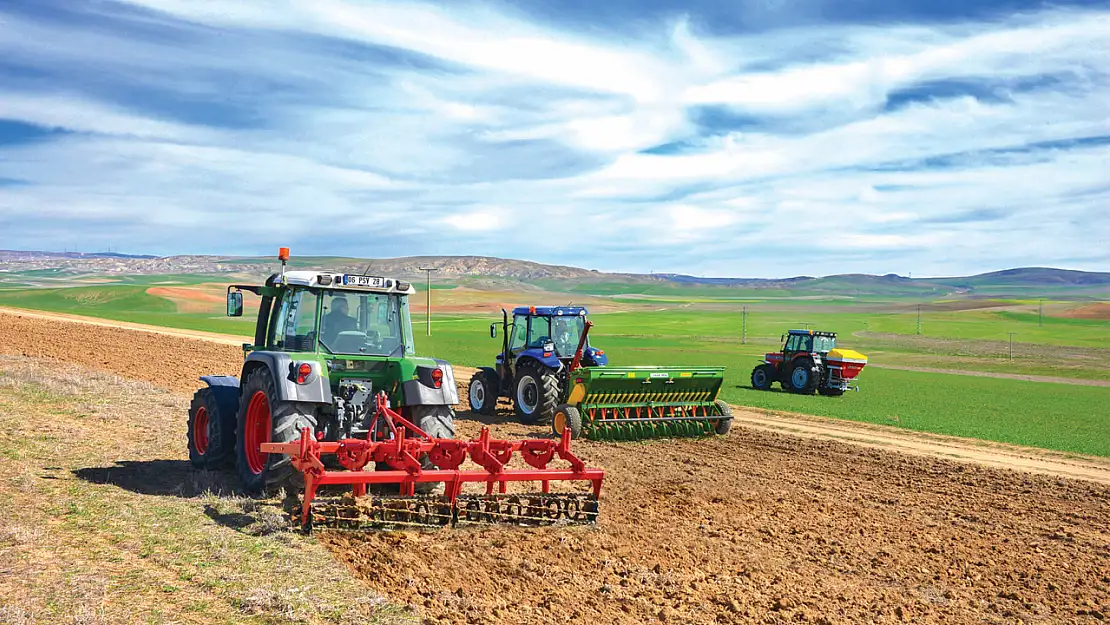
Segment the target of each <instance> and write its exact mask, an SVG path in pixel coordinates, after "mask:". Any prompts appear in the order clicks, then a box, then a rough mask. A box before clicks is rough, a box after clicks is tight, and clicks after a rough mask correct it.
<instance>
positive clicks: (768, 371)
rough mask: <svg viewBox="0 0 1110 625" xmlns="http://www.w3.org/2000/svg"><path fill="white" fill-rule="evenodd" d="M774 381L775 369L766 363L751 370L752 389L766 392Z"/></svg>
mask: <svg viewBox="0 0 1110 625" xmlns="http://www.w3.org/2000/svg"><path fill="white" fill-rule="evenodd" d="M774 381H775V368H774V367H772V366H771V365H769V364H767V363H763V364H761V365H759V366H758V367H756V368H755V369H752V388H754V389H756V390H760V391H766V390H768V389H770V388H771V384H772V383H773V382H774Z"/></svg>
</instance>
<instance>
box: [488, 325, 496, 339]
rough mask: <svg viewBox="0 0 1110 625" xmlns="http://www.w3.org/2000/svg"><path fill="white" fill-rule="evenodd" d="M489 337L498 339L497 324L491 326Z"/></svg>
mask: <svg viewBox="0 0 1110 625" xmlns="http://www.w3.org/2000/svg"><path fill="white" fill-rule="evenodd" d="M489 337H490V338H491V339H495V338H497V324H496V323H491V324H489Z"/></svg>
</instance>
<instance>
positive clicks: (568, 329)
mask: <svg viewBox="0 0 1110 625" xmlns="http://www.w3.org/2000/svg"><path fill="white" fill-rule="evenodd" d="M585 327H586V321H585V320H584V319H583V318H582V317H579V316H574V317H570V316H568V317H533V318H532V329H531V332H529V333H528V347H543V344H544V343H546V342H547V341H549V340H550V341H551V342H552V343H554V344H555V353H556V354H557V355H558V356H559V357H560V358H570V357H571V356H573V355H574V350H576V349H578V339H580V338H581V337H582V329H583V328H585Z"/></svg>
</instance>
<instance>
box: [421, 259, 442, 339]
mask: <svg viewBox="0 0 1110 625" xmlns="http://www.w3.org/2000/svg"><path fill="white" fill-rule="evenodd" d="M420 271H423V272H424V275H426V276H428V282H427V287H426V288H427V289H428V304H427V307H428V309H427V310H426V311H424V314H425V316H426V317H427V319H428V336H431V335H432V272H433V271H439V269H437V268H435V267H421V268H420Z"/></svg>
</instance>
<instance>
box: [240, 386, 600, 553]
mask: <svg viewBox="0 0 1110 625" xmlns="http://www.w3.org/2000/svg"><path fill="white" fill-rule="evenodd" d="M571 437H572V434H571V432H570V431H569V430H567V431H564V433H563V435H562V437H561V438H560V439H559V440H552V439H530V440H519V441H508V440H498V439H492V438H490V434H489V428H482V431H481V434H480V435H479V436H478V438H476V439H473V440H469V441H464V440H455V439H443V438H433V437H431V436H430V435H428V433H427V432H425V431H424V430H421V429H420V428H419V427H417V426H416V425H415V424H413V423H412V422H410V421H408V420H407V419H405V418H404V417H402V416H401V415H400V414H398V413H397V412H396V411H394V410H393V409H392V408H390V406H389V402H388V399H387V398H386V395H385V393H384V392H383V393H379V394H378V395H377V414H376V415H375V417H374V420H373V423H372V424H371V427H370V429H369V433H368V435H367V438H365V439H355V438H348V439H343V440H340V441H335V442H325V441H318V440H316V439H315V438H313V436H312V432H310V431H309V429H308V428H304V429H303V430H302V431H301V437H300V439H299V440H298V441H294V442H289V443H263V444H262V445H261V451H262V452H264V453H280V454H285V455H288V456H290V458H291V459H292V463H293V466H294V467H295V468H296V469H297V470H298V471H300V472H301V473H302V474H303V475H304V481H305V490H304V495H303V497H302V502H301V515H300V522H301V526H302V528H304V529H305V530H306V531H310V530H311V529H312V527H314V526H317V527H319V526H323V527H329V528H335V529H364V528H367V527H369V526H378V525H401V526H405V525H410V526H411V525H417V526H445V525H455V524H457V523H501V522H508V523H520V524H526V525H549V524H553V523H558V522H566V523H572V524H580V523H593V522H595V521H596V519H597V514H598V500H599V498H600V496H601V484H602V481H603V480H604V477H605V472H604V470H602V469H596V468H587V467H586V464H585V463H584V462H583V461H582V460H581V459H579V458H578V457H577V456H575V455H574V454H573V453H572V452H571V450H570V444H571ZM515 454H520V456H521V457H522V458H523V459H524V461H525V463H526V464H528V465H529V467H530V468H528V469H509V468H506V465H508V463H509V462H510V461H511V460H512V458H513V456H514V455H515ZM326 455H334V456H335V459H336V461H337V462H338V464H339V465H340V466H342V467H343V469H345V470H343V471H335V470H328V469H327V468H326V467H325V465H324V462H323V457H324V456H326ZM424 458H426V459H427V462H430V463H431V464H433V465H435V467H438V468H431V469H429V468H425V466H424V462H423V461H422V459H424ZM468 458H469V459H470V460H471V461H472V462H473V463H474V464H476V465H478V467H480V468H479V469H470V470H462V469H460V467H461V465H462V464H463V462H465V461H466V460H467V459H468ZM555 458H559V459H561V460H564V461H566V462H567V463H568V464H569V465H570V466H569V468H565V469H553V468H548V465H549V464H550V462H551V461H552V460H554V459H555ZM370 463H374V465H373V466H372V467H371V468H370V469H369V470H367V466H370ZM382 465H384V466H387V467H389V468H388V469H384V470H374V468H373V467H374V466H382ZM556 481H585V482H589V483H590V484H591V491H590V492H588V493H582V492H570V493H551V490H550V486H551V482H556ZM437 482H440V483H443V485H444V492H443V494H442V495H418V494H416V492H415V490H416V485H417V484H427V483H437ZM509 482H539V483H540V492H538V493H525V494H518V493H512V494H510V493H508V492H507V490H508V489H507V486H508V483H509ZM468 483H484V484H485V485H486V489H485V495H470V494H464V493H462V487H463V485H464V484H468ZM332 485H346V486H351V487H352V492H351V493H350V495H348V496H346V497H343V498H341V499H340V500H338V501H326V502H322V503H321V504H319V505H315V506H314V502H315V501H316V500H317V494H318V491H319V489H320V488H321V487H324V486H332ZM373 485H395V486H397V488H398V491H399V494H398V495H389V496H371V497H369V498H368V496H367V487H368V486H373ZM495 491H496V492H495Z"/></svg>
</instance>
